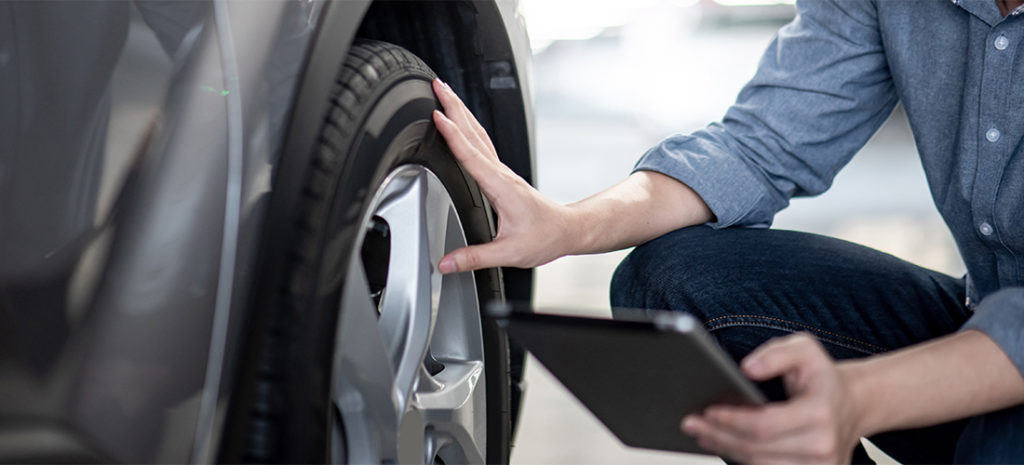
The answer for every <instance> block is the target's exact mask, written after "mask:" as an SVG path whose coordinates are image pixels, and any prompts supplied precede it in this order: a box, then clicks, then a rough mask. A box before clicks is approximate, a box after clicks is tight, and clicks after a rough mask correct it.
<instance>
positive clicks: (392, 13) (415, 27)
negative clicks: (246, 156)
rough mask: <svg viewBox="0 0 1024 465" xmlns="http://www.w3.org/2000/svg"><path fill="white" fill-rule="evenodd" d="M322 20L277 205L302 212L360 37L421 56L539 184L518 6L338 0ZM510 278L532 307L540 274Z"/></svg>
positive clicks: (518, 296)
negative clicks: (329, 116) (304, 187)
mask: <svg viewBox="0 0 1024 465" xmlns="http://www.w3.org/2000/svg"><path fill="white" fill-rule="evenodd" d="M319 21H320V24H319V26H318V28H317V35H316V37H315V38H314V40H313V43H312V44H311V47H310V49H309V50H310V51H309V55H308V57H307V64H306V70H305V72H304V76H303V78H302V81H301V85H300V87H299V91H298V93H297V95H296V97H295V105H294V108H293V111H292V118H291V124H290V127H289V130H288V136H287V139H286V143H285V144H286V145H285V150H284V152H283V153H285V154H286V156H285V159H282V160H281V161H280V162H279V164H278V172H277V173H276V179H275V188H274V190H275V194H274V195H273V197H275V201H274V202H273V203H275V204H277V205H284V206H286V205H291V204H294V196H296V195H298V186H300V185H301V183H302V181H303V179H302V168H303V167H305V166H307V164H308V163H307V162H308V160H309V157H310V156H312V147H313V143H315V141H316V134H317V133H318V132H319V130H320V127H321V125H322V122H323V115H325V114H326V112H327V108H328V104H327V103H328V102H327V100H326V99H325V98H324V97H325V96H326V95H328V93H329V91H330V88H331V85H332V84H333V79H334V76H335V75H336V73H337V67H338V66H339V64H340V62H341V60H340V58H341V57H343V56H344V55H345V54H346V53H347V52H348V49H349V47H350V46H351V44H352V42H353V41H354V40H355V39H356V38H367V39H376V40H382V41H385V42H391V43H394V44H396V45H400V46H402V47H404V48H406V49H408V50H410V51H411V52H413V53H415V54H416V55H417V56H419V57H420V58H421V59H422V60H423V61H424V62H426V63H427V65H429V66H430V67H431V68H432V69H433V70H434V71H435V72H436V73H437V74H438V76H440V77H441V79H443V80H445V81H446V82H448V83H449V84H450V85H451V86H452V87H453V88H454V89H455V91H456V92H457V93H458V94H459V95H460V96H462V97H463V99H464V100H465V101H466V103H467V105H468V106H469V108H470V109H471V110H472V111H473V113H474V114H475V115H476V116H477V117H478V118H479V120H480V122H481V124H482V125H483V126H484V128H485V129H487V131H488V134H490V135H491V138H492V139H493V141H494V145H495V147H496V148H497V150H498V154H499V157H501V160H502V161H503V162H504V163H505V164H507V165H508V166H509V167H510V168H512V170H513V171H515V172H516V174H518V175H520V176H522V177H523V178H524V179H525V180H526V181H527V182H529V183H530V184H531V185H536V179H537V176H536V162H535V156H534V147H535V144H534V132H533V111H532V110H533V108H532V91H531V87H530V68H529V66H530V48H529V42H528V40H527V36H526V32H525V27H524V25H523V23H522V18H521V17H520V16H519V14H518V11H517V9H516V7H515V3H514V2H507V1H503V2H495V1H469V0H459V1H449V0H431V1H390V0H375V1H371V0H365V1H337V2H329V3H328V4H327V5H325V7H324V10H323V12H322V14H321V17H320V20H319ZM275 211H277V212H280V211H281V209H279V208H278V209H275V208H271V211H270V215H271V216H273V215H274V212H275ZM269 220H270V221H274V218H269ZM270 224H273V223H270ZM503 271H504V278H503V280H504V284H505V293H506V295H507V296H508V298H509V299H510V300H515V301H520V302H529V301H531V300H532V296H533V272H532V270H522V269H505V270H503Z"/></svg>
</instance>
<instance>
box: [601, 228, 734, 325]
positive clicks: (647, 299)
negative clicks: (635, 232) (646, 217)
mask: <svg viewBox="0 0 1024 465" xmlns="http://www.w3.org/2000/svg"><path fill="white" fill-rule="evenodd" d="M708 233H712V234H713V233H714V230H712V229H711V228H709V227H706V226H695V227H691V228H686V229H681V230H678V231H674V232H671V233H668V234H666V235H664V236H661V237H659V238H657V239H654V240H652V241H650V242H647V243H646V244H643V245H640V246H638V247H636V248H635V249H633V251H632V252H630V254H629V255H628V256H626V258H625V259H623V260H622V262H621V263H619V266H618V267H617V268H616V269H615V273H614V274H613V275H612V282H611V289H610V297H611V304H612V307H613V308H614V307H624V308H638V309H657V310H685V311H693V310H694V308H691V307H692V305H689V304H688V301H689V299H688V296H690V295H691V294H692V292H696V291H697V290H698V289H700V288H704V286H703V285H701V284H699V281H700V279H699V275H700V272H701V271H702V270H707V269H708V268H709V267H713V266H714V264H713V263H712V262H710V261H709V260H708V259H709V258H712V257H710V256H707V255H705V254H699V253H693V251H694V250H697V248H696V247H689V246H688V245H690V244H694V245H695V244H697V243H699V242H701V241H702V240H706V237H705V236H707V235H708ZM706 291H708V289H706V288H705V292H706Z"/></svg>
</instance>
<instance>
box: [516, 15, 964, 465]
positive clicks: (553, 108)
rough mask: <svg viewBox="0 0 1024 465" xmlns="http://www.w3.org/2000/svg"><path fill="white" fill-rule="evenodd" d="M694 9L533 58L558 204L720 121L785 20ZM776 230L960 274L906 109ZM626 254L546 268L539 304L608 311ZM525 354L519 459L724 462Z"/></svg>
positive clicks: (550, 182)
mask: <svg viewBox="0 0 1024 465" xmlns="http://www.w3.org/2000/svg"><path fill="white" fill-rule="evenodd" d="M690 14H692V10H689V9H686V8H668V7H665V6H655V7H652V8H649V9H647V10H645V11H640V12H638V13H637V14H636V15H635V17H633V19H632V20H631V21H629V22H627V24H626V25H625V26H623V27H620V28H616V29H615V30H613V31H606V34H604V35H602V36H599V37H597V38H594V39H591V40H584V41H571V42H557V43H555V44H554V45H552V46H551V47H549V48H547V49H546V50H544V51H543V52H542V53H540V54H538V55H536V56H535V59H534V66H535V68H534V72H535V76H534V83H535V94H536V101H537V106H536V108H537V130H538V171H539V178H540V186H539V187H540V189H541V191H542V192H544V193H545V194H547V195H549V196H551V197H553V198H554V199H556V200H558V201H561V202H570V201H574V200H578V199H581V198H584V197H586V196H588V195H590V194H592V193H594V192H597V191H598V190H600V189H602V188H604V187H606V186H609V185H611V184H613V183H615V182H617V181H618V180H620V179H621V178H622V177H624V176H626V175H627V174H628V173H629V171H630V169H631V167H632V165H633V163H635V161H636V159H637V158H638V157H639V156H640V155H641V154H643V152H644V151H645V150H646V149H647V148H648V147H650V146H652V145H653V144H655V143H657V142H658V140H659V139H661V138H662V137H664V136H666V135H668V134H670V133H672V132H680V131H687V130H690V129H693V128H696V127H699V126H702V125H703V124H706V123H707V122H709V121H712V120H715V119H718V118H720V116H721V114H722V113H723V112H724V111H725V108H726V107H727V106H728V105H729V103H731V102H732V100H733V99H734V97H735V94H736V92H737V91H738V90H739V88H740V87H741V86H742V85H743V83H744V82H745V81H746V79H748V78H749V77H750V76H751V75H752V73H753V71H754V69H755V67H756V63H757V60H758V57H759V56H760V53H761V51H762V50H763V49H764V47H765V46H766V45H767V43H768V41H769V40H770V38H771V36H772V35H773V33H774V31H775V29H776V28H777V25H747V26H731V27H715V28H711V27H697V25H696V24H697V23H696V22H695V21H693V20H692V18H691V17H690V16H688V15H690ZM774 227H776V228H784V229H799V230H804V231H811V232H817V233H823V234H829V235H833V236H837V237H841V238H844V239H847V240H852V241H855V242H859V243H862V244H865V245H868V246H871V247H875V248H877V249H880V250H883V251H886V252H889V253H892V254H894V255H897V256H899V257H902V258H905V259H908V260H910V261H912V262H915V263H918V264H920V265H923V266H927V267H930V268H933V269H936V270H940V271H944V272H947V273H950V274H954V275H959V274H962V273H963V266H962V264H961V263H960V260H959V256H958V255H957V252H956V249H955V248H954V247H953V244H952V239H951V237H950V235H949V233H948V232H947V231H946V229H945V226H944V224H943V222H942V220H941V219H940V218H939V216H938V214H937V213H936V212H935V209H934V207H933V206H932V203H931V199H930V196H929V194H928V190H927V186H926V183H925V180H924V175H923V173H922V170H921V168H920V162H919V161H918V159H917V157H916V152H915V150H914V144H913V140H912V138H911V137H910V134H909V129H908V127H907V123H906V120H905V118H903V117H902V113H901V112H899V111H897V113H896V114H895V115H894V117H893V118H891V119H890V121H889V122H888V123H887V124H886V126H884V127H883V129H882V130H881V131H879V133H878V134H877V135H876V137H875V138H873V139H872V140H871V142H869V144H868V145H867V146H866V147H865V148H864V149H863V150H862V152H861V153H860V154H859V155H858V156H857V157H855V158H854V161H853V162H851V163H850V165H849V166H847V168H846V169H845V170H844V171H843V172H842V173H840V175H839V176H838V177H837V179H836V180H835V183H834V186H833V188H832V189H831V190H830V191H829V192H827V193H826V194H824V195H822V196H820V197H819V198H815V199H802V200H796V201H794V202H793V204H792V206H791V207H790V208H789V209H788V210H786V211H784V212H782V213H781V214H780V215H779V216H778V217H777V219H776V223H775V226H774ZM625 254H626V252H625V251H622V252H615V253H610V254H604V255H594V256H582V257H567V258H563V259H561V260H558V261H556V262H553V263H551V264H548V265H545V266H543V267H540V268H539V269H538V271H537V278H536V303H537V306H538V307H539V308H547V309H557V310H558V311H564V312H569V313H579V314H584V315H592V316H610V309H609V306H608V285H609V282H610V278H611V274H612V271H613V270H614V267H615V266H616V264H617V263H618V262H619V260H621V258H622V257H623V256H624V255H625ZM528 363H529V366H528V368H527V373H526V379H527V383H528V391H527V397H526V401H525V404H524V408H523V412H522V418H521V426H520V428H519V435H518V437H517V442H516V447H515V449H514V451H513V455H512V463H513V464H547V463H651V464H654V463H721V462H720V461H719V460H718V459H717V458H710V457H703V456H696V455H686V454H673V453H660V452H650V451H642V450H637V449H632V448H627V447H624V446H623V445H622V444H621V443H620V442H619V441H618V440H617V439H616V438H615V437H614V436H612V435H611V434H610V433H609V432H608V430H607V429H606V428H604V426H603V425H601V424H600V423H599V422H598V421H597V420H596V419H595V418H594V417H593V416H592V415H591V414H590V413H589V412H588V411H587V410H586V409H585V408H584V407H582V406H581V404H580V403H579V402H578V401H577V400H576V399H575V398H573V397H572V396H571V395H570V394H569V393H568V392H567V391H566V390H565V389H564V388H563V387H562V386H561V385H560V384H559V383H558V382H557V381H556V380H554V378H553V377H552V376H551V375H550V374H549V373H548V372H547V371H546V370H545V369H544V368H543V367H542V366H541V365H540V364H539V363H537V362H536V361H535V360H529V361H528Z"/></svg>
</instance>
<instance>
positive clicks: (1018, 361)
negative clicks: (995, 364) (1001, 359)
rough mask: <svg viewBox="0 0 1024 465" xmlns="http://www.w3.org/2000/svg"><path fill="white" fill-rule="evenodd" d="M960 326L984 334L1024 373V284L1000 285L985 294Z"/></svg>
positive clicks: (962, 328)
mask: <svg viewBox="0 0 1024 465" xmlns="http://www.w3.org/2000/svg"><path fill="white" fill-rule="evenodd" d="M960 329H961V331H963V330H968V329H975V330H978V331H981V332H983V333H985V334H986V335H988V337H990V338H992V340H993V341H995V342H996V344H998V345H999V347H1000V348H1001V349H1003V352H1005V353H1006V355H1007V356H1008V357H1010V360H1011V361H1013V364H1014V365H1015V366H1016V367H1017V370H1018V371H1020V373H1021V375H1022V376H1024V287H1007V288H1003V289H1000V290H998V291H996V292H993V293H992V294H990V295H989V296H987V297H985V298H984V299H982V301H981V303H979V304H978V306H977V307H976V308H975V310H974V315H973V316H971V318H970V319H968V320H967V323H964V325H963V327H961V328H960Z"/></svg>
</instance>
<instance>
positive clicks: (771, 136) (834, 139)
mask: <svg viewBox="0 0 1024 465" xmlns="http://www.w3.org/2000/svg"><path fill="white" fill-rule="evenodd" d="M797 10H798V13H799V14H798V16H797V18H796V19H795V20H794V21H793V22H792V23H790V24H789V25H787V26H785V27H784V28H782V29H781V30H780V31H779V33H778V35H777V36H776V38H775V39H774V40H773V41H772V43H771V45H770V46H769V47H768V50H767V51H766V52H765V54H764V56H763V57H762V58H761V62H760V65H759V67H758V71H757V73H756V75H755V76H754V78H753V79H752V80H751V81H750V82H749V83H748V84H747V85H746V86H745V87H744V88H743V90H742V91H741V92H740V94H739V96H738V97H737V101H736V103H735V104H734V105H733V106H732V107H731V108H729V110H728V112H727V113H726V115H725V117H724V118H723V119H722V121H721V122H719V123H713V124H711V125H709V126H708V127H706V128H704V129H702V130H699V131H696V132H694V133H692V134H688V135H675V136H672V137H669V138H667V139H665V140H664V141H662V142H661V143H660V144H658V145H657V146H656V147H654V148H652V149H651V150H650V151H648V152H647V153H646V154H645V155H644V156H643V157H642V158H641V159H640V161H639V162H638V163H637V165H636V169H637V170H652V171H658V172H661V173H664V174H667V175H669V176H672V177H674V178H676V179H678V180H680V181H682V182H683V183H685V184H687V185H689V186H690V187H692V188H693V189H694V190H696V191H697V193H699V194H700V196H701V197H702V198H703V199H704V201H705V202H707V204H708V206H710V207H711V210H712V211H713V212H714V213H715V215H716V217H717V218H716V221H715V222H714V223H712V224H711V226H713V227H716V228H724V227H728V226H734V225H743V226H767V225H769V224H771V221H772V217H773V216H774V214H775V213H776V212H778V211H779V210H781V209H783V208H785V207H786V206H787V205H788V204H789V199H790V198H791V197H794V196H808V195H816V194H820V193H821V192H823V191H825V190H826V189H828V187H829V186H830V185H831V183H832V179H833V178H834V177H835V175H836V173H837V172H838V171H839V169H840V168H842V167H843V166H844V165H845V164H846V163H847V162H848V161H849V160H850V158H851V157H852V156H853V155H854V154H855V153H856V152H857V151H858V150H859V149H860V148H861V147H862V146H863V145H864V144H865V142H867V140H868V138H869V137H871V135H872V134H873V133H874V132H875V131H876V130H877V129H878V127H879V126H880V125H881V124H882V123H883V122H884V121H885V119H886V118H887V117H888V116H889V114H890V113H891V112H892V109H893V107H894V106H895V105H896V102H897V101H899V102H902V103H903V106H904V107H905V108H906V112H907V116H908V118H909V121H910V127H911V129H912V130H913V133H914V140H915V142H916V143H917V149H918V152H919V154H920V157H921V162H922V164H923V166H924V170H925V174H926V176H927V179H928V185H929V187H930V189H931V194H932V198H933V199H934V201H935V206H936V207H937V208H938V210H939V212H940V213H941V214H942V216H943V218H944V219H945V221H946V223H947V225H948V226H949V228H950V230H951V231H952V233H953V237H954V238H955V239H956V243H957V246H958V247H959V249H960V254H961V256H962V257H963V259H964V261H965V263H966V265H967V271H968V291H967V292H968V299H969V301H970V302H971V304H970V306H971V307H973V308H974V310H975V312H974V314H973V316H972V317H971V319H970V320H968V322H967V323H966V325H965V326H964V329H966V328H974V329H978V330H981V331H983V332H985V333H986V334H988V335H989V336H990V337H991V338H992V339H994V340H995V341H996V343H998V344H999V345H1000V347H1002V349H1003V350H1004V351H1005V352H1006V353H1007V354H1008V355H1009V356H1010V358H1011V359H1012V360H1013V362H1014V363H1015V364H1016V366H1017V368H1018V369H1019V370H1021V372H1022V373H1024V144H1022V136H1024V15H1021V14H1019V13H1020V10H1019V9H1018V10H1017V11H1014V12H1013V13H1011V14H1010V15H1009V16H1007V17H1006V18H1003V16H1002V14H1001V13H1000V12H999V8H998V6H997V5H996V2H995V0H956V1H952V2H950V1H939V0H931V1H908V0H874V1H872V0H863V1H861V0H807V1H802V2H799V1H798V2H797ZM975 303H976V304H977V305H974V304H975Z"/></svg>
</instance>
